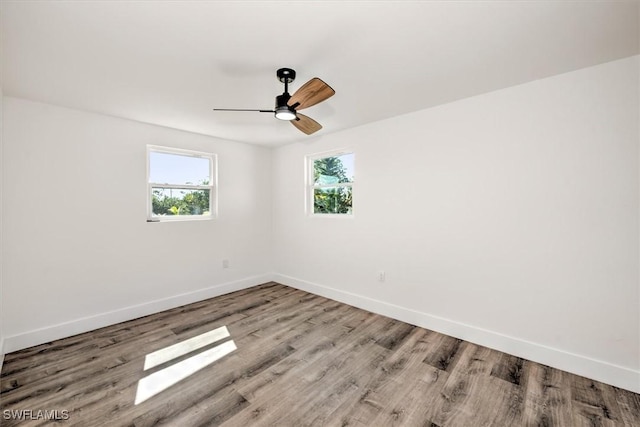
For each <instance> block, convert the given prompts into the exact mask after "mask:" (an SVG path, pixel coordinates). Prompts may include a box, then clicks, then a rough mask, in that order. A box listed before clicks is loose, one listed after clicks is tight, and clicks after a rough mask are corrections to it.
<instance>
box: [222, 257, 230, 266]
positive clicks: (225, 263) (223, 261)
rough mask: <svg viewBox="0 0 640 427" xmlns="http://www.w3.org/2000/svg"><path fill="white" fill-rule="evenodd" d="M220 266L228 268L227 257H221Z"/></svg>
mask: <svg viewBox="0 0 640 427" xmlns="http://www.w3.org/2000/svg"><path fill="white" fill-rule="evenodd" d="M222 268H229V260H228V259H223V260H222Z"/></svg>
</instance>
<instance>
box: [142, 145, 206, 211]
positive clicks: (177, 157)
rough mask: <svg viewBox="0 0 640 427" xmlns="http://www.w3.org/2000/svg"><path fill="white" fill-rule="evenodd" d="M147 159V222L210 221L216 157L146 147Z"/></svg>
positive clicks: (185, 151) (186, 151) (172, 149)
mask: <svg viewBox="0 0 640 427" xmlns="http://www.w3.org/2000/svg"><path fill="white" fill-rule="evenodd" d="M147 159H148V163H147V171H148V175H147V177H148V180H147V183H148V192H147V194H148V198H149V199H148V203H147V204H148V209H147V217H148V220H149V221H168V220H185V219H211V218H213V216H214V214H215V211H214V209H215V206H216V204H215V203H214V200H215V197H216V195H215V185H216V178H215V177H216V173H215V170H216V156H215V154H210V153H200V152H196V151H188V150H179V149H174V148H167V147H157V146H148V147H147Z"/></svg>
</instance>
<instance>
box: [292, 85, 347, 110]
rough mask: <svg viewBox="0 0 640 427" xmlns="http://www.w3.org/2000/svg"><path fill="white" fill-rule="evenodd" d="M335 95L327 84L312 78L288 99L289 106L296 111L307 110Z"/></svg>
mask: <svg viewBox="0 0 640 427" xmlns="http://www.w3.org/2000/svg"><path fill="white" fill-rule="evenodd" d="M335 93H336V91H335V90H333V89H332V88H331V86H329V85H328V84H326V83H325V82H323V81H322V80H320V79H319V78H317V77H314V78H312V79H311V80H309V81H308V82H306V83H305V84H303V85H302V86H301V87H300V89H298V90H297V91H296V93H294V94H293V95H292V96H291V99H289V105H290V106H291V107H293V108H294V109H296V110H302V109H304V108H309V107H311V106H312V105H316V104H317V103H319V102H322V101H324V100H325V99H328V98H331V97H332V96H333V95H334V94H335Z"/></svg>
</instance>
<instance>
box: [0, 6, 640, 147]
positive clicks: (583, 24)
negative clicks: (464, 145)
mask: <svg viewBox="0 0 640 427" xmlns="http://www.w3.org/2000/svg"><path fill="white" fill-rule="evenodd" d="M0 13H1V15H2V16H1V19H2V21H1V22H2V88H3V92H4V94H5V95H8V96H14V97H21V98H26V99H30V100H34V101H40V102H45V103H51V104H57V105H62V106H67V107H72V108H77V109H82V110H88V111H94V112H98V113H103V114H108V115H112V116H117V117H123V118H128V119H133V120H138V121H141V122H146V123H153V124H157V125H162V126H168V127H172V128H176V129H182V130H187V131H191V132H197V133H202V134H206V135H211V136H215V137H220V138H224V139H229V140H234V141H242V142H248V143H253V144H261V145H266V146H275V145H281V144H286V143H290V142H294V141H303V140H308V139H309V138H311V137H309V136H306V135H304V134H302V133H300V132H299V131H298V130H296V129H295V128H294V127H293V126H291V125H290V124H288V123H285V122H281V121H279V120H276V119H275V118H274V117H273V115H271V114H265V113H248V112H245V113H226V112H213V111H212V109H213V108H266V109H270V108H272V107H273V103H274V97H275V96H276V95H279V94H280V93H282V89H283V87H282V84H281V83H280V82H279V81H278V80H277V79H276V76H275V72H276V69H278V68H280V67H290V68H293V69H295V70H296V71H297V73H298V78H297V79H296V81H295V82H294V83H293V84H292V86H291V88H290V92H292V93H293V92H294V91H295V90H296V89H297V88H298V87H300V85H302V84H303V83H304V82H306V81H307V80H309V79H310V78H312V77H320V78H322V79H323V80H324V81H326V82H327V83H329V84H330V85H331V86H332V87H333V88H334V89H335V90H336V95H335V96H334V97H333V98H330V99H329V100H327V101H325V102H324V103H322V104H319V105H316V106H314V107H311V108H309V109H307V110H304V111H303V113H304V114H306V115H308V116H310V117H312V118H314V119H316V120H317V121H318V122H320V123H321V124H322V125H323V126H324V128H323V129H322V130H321V131H319V132H318V133H317V134H316V135H323V134H324V135H326V134H328V133H331V132H335V131H338V130H341V129H346V128H351V127H354V126H358V125H362V124H365V123H368V122H372V121H376V120H381V119H384V118H388V117H392V116H397V115H400V114H404V113H407V112H411V111H416V110H420V109H424V108H428V107H432V106H435V105H439V104H443V103H447V102H451V101H454V100H456V99H461V98H465V97H469V96H473V95H477V94H481V93H485V92H488V91H492V90H496V89H501V88H505V87H508V86H512V85H516V84H520V83H524V82H528V81H531V80H535V79H539V78H543V77H548V76H551V75H555V74H559V73H564V72H567V71H572V70H576V69H579V68H582V67H587V66H591V65H595V64H598V63H603V62H607V61H611V60H615V59H619V58H623V57H627V56H631V55H635V54H637V53H638V3H637V2H636V1H612V0H609V1H593V0H592V1H583V2H581V1H490V2H489V1H468V2H461V1H266V0H263V1H171V2H169V1H135V2H134V1H111V2H108V1H100V2H98V1H64V2H63V1H8V0H3V1H2V3H1V10H0Z"/></svg>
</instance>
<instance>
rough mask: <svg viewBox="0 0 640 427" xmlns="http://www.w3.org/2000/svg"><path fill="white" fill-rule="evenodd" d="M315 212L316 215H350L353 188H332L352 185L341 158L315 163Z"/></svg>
mask: <svg viewBox="0 0 640 427" xmlns="http://www.w3.org/2000/svg"><path fill="white" fill-rule="evenodd" d="M313 178H314V184H315V185H316V187H315V188H314V193H313V212H314V213H316V214H350V213H351V208H352V195H353V191H352V188H351V186H350V185H349V186H331V185H332V184H345V183H351V182H352V179H350V178H349V177H348V176H347V170H346V168H345V166H344V164H343V163H342V160H341V159H340V156H336V157H325V158H322V159H317V160H314V162H313Z"/></svg>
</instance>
